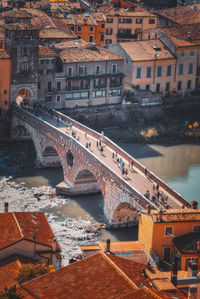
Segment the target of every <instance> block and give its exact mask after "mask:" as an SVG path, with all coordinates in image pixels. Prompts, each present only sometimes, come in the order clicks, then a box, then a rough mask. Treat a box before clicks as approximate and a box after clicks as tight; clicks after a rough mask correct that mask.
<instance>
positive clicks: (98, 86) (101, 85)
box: [93, 84, 106, 89]
mask: <svg viewBox="0 0 200 299" xmlns="http://www.w3.org/2000/svg"><path fill="white" fill-rule="evenodd" d="M93 88H94V89H99V88H106V84H94V85H93Z"/></svg>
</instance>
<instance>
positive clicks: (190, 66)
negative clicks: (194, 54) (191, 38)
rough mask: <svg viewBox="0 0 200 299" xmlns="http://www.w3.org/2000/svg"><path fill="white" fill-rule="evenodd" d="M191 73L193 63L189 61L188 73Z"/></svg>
mask: <svg viewBox="0 0 200 299" xmlns="http://www.w3.org/2000/svg"><path fill="white" fill-rule="evenodd" d="M192 73H193V63H189V70H188V74H192Z"/></svg>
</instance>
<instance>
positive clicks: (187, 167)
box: [0, 141, 200, 264]
mask: <svg viewBox="0 0 200 299" xmlns="http://www.w3.org/2000/svg"><path fill="white" fill-rule="evenodd" d="M120 146H122V147H123V148H124V149H125V150H126V151H127V152H129V153H130V154H131V155H133V156H134V157H135V158H136V159H138V160H139V161H140V162H141V163H143V164H144V165H145V166H146V167H147V168H148V169H151V171H153V172H154V173H155V174H157V175H158V176H160V177H161V178H162V179H164V180H165V181H166V182H167V183H168V184H169V185H170V186H171V187H172V188H173V189H175V190H176V191H178V192H179V193H181V194H182V195H183V196H184V197H185V198H187V199H188V200H190V201H192V200H196V201H198V202H199V203H200V199H199V194H200V184H199V178H200V146H199V145H186V144H184V145H175V146H161V145H146V144H120ZM34 160H35V149H34V146H33V143H32V142H28V141H27V142H12V143H7V144H5V143H0V178H1V180H0V202H1V205H0V210H1V211H3V202H5V201H8V202H9V209H10V211H16V210H18V211H30V210H31V211H33V210H35V211H42V212H45V213H46V215H47V218H48V220H49V222H50V224H51V226H52V228H53V231H54V232H55V234H56V236H57V238H58V241H59V242H60V244H61V247H62V248H63V258H64V263H65V264H67V261H68V258H69V257H71V256H73V255H74V254H78V253H79V252H80V250H79V245H82V244H86V243H91V242H96V241H98V240H106V239H107V238H110V239H111V240H112V241H125V240H137V228H136V227H132V228H124V229H117V230H103V231H101V232H99V231H97V232H96V230H95V232H93V231H91V229H93V228H96V223H99V222H101V221H104V216H103V199H102V195H101V194H95V195H90V196H79V197H75V198H64V197H61V196H55V193H54V187H55V186H56V184H58V183H59V182H60V181H62V180H63V173H62V169H61V168H56V169H35V168H34ZM22 165H23V167H22ZM38 194H40V197H39V200H38V198H37V195H38Z"/></svg>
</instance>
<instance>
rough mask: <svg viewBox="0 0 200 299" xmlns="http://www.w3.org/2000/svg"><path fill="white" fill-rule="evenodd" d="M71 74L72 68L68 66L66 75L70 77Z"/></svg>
mask: <svg viewBox="0 0 200 299" xmlns="http://www.w3.org/2000/svg"><path fill="white" fill-rule="evenodd" d="M72 74H73V69H72V67H68V68H67V75H68V77H71V76H72Z"/></svg>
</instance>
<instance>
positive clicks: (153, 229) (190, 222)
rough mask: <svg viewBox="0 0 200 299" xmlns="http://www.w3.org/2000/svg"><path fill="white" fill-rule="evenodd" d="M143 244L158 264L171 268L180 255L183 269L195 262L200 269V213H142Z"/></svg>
mask: <svg viewBox="0 0 200 299" xmlns="http://www.w3.org/2000/svg"><path fill="white" fill-rule="evenodd" d="M138 240H139V244H140V246H141V247H143V248H144V249H145V250H146V252H147V253H148V254H149V255H150V256H151V257H152V258H153V259H154V261H155V262H156V263H157V264H158V263H159V262H164V264H163V265H169V263H171V262H172V259H173V256H174V254H176V253H178V254H179V255H180V269H181V270H187V268H188V263H189V262H190V261H195V262H196V263H197V264H198V269H199V268H200V209H191V208H189V209H170V210H166V211H156V210H152V211H150V210H149V211H142V212H141V215H140V217H139V235H138Z"/></svg>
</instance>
